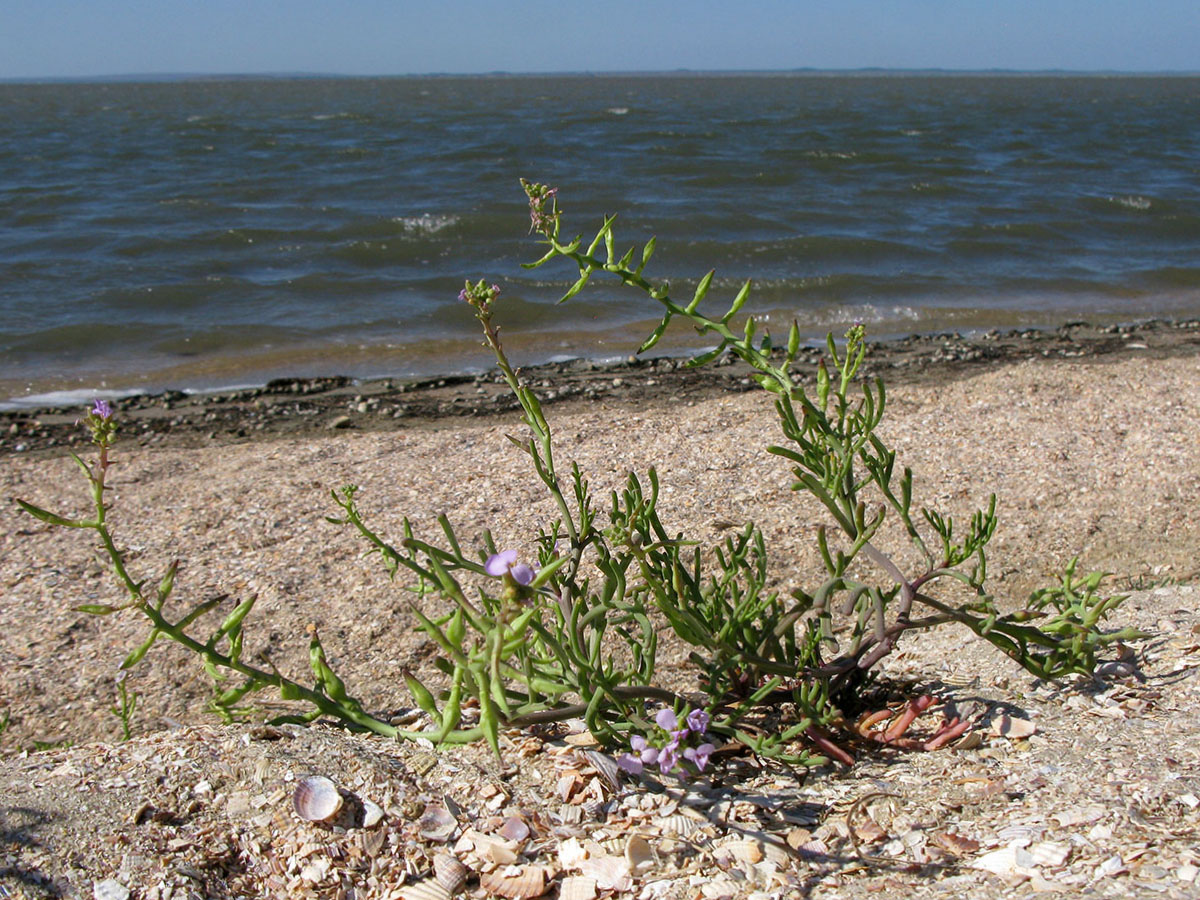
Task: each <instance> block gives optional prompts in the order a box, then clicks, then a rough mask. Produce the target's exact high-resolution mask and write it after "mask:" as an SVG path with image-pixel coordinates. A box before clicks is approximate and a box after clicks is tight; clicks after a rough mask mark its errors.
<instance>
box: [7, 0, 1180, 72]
mask: <svg viewBox="0 0 1200 900" xmlns="http://www.w3.org/2000/svg"><path fill="white" fill-rule="evenodd" d="M874 67H879V68H899V69H928V68H939V69H1015V70H1044V69H1067V70H1082V71H1110V70H1116V71H1193V72H1195V71H1200V0H874V2H868V0H730V2H716V0H595V2H587V3H581V2H574V0H443V2H411V0H125V2H112V0H81V2H77V0H37V2H26V0H0V78H25V79H40V78H91V77H103V76H113V75H130V74H155V73H157V74H260V73H261V74H268V73H273V74H280V73H300V72H303V73H324V74H344V75H401V74H425V73H480V72H495V71H505V72H577V71H591V72H613V71H670V70H675V69H692V70H704V71H714V70H763V69H770V70H786V69H797V68H817V69H858V68H874Z"/></svg>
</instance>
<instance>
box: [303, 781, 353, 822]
mask: <svg viewBox="0 0 1200 900" xmlns="http://www.w3.org/2000/svg"><path fill="white" fill-rule="evenodd" d="M342 802H343V801H342V795H341V793H340V792H339V791H338V789H337V785H336V784H334V783H333V782H332V781H330V780H329V779H328V778H326V777H325V776H324V775H310V776H309V777H307V778H302V779H300V782H299V784H297V785H296V789H295V790H294V791H293V792H292V808H293V809H295V810H296V815H298V816H299V817H300V818H302V819H304V820H306V821H308V822H326V821H328V820H329V819H332V818H333V817H334V816H336V815H337V814H338V811H339V810H340V809H341V808H342Z"/></svg>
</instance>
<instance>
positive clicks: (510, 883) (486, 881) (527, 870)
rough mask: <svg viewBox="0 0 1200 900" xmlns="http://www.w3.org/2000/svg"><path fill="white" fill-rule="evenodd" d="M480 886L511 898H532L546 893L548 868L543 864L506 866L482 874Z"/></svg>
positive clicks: (520, 899) (489, 891) (516, 899)
mask: <svg viewBox="0 0 1200 900" xmlns="http://www.w3.org/2000/svg"><path fill="white" fill-rule="evenodd" d="M479 886H480V887H481V888H483V889H484V890H485V891H487V892H488V893H489V894H499V895H500V896H501V897H508V898H510V900H530V898H533V897H540V896H542V894H544V893H546V870H545V869H544V868H543V867H542V866H505V867H504V868H500V869H493V870H492V871H491V872H484V873H483V874H482V875H480V876H479Z"/></svg>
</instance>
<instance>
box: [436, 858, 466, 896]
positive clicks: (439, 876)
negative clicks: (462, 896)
mask: <svg viewBox="0 0 1200 900" xmlns="http://www.w3.org/2000/svg"><path fill="white" fill-rule="evenodd" d="M470 874H471V870H470V869H468V868H467V867H466V866H465V865H463V863H462V860H460V859H459V858H458V857H457V856H455V855H453V854H452V853H439V854H438V855H437V856H435V857H434V858H433V876H434V878H435V879H436V880H437V883H438V884H440V885H441V886H442V887H444V888H445V889H446V890H447V892H449V893H450V894H452V895H453V894H457V893H458V892H459V891H461V890H462V889H463V887H464V886H465V885H466V883H467V876H469V875H470Z"/></svg>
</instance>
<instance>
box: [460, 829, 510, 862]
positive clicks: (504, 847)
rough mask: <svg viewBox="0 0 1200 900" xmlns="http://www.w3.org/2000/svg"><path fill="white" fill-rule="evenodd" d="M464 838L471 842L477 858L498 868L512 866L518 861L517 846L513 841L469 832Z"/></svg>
mask: <svg viewBox="0 0 1200 900" xmlns="http://www.w3.org/2000/svg"><path fill="white" fill-rule="evenodd" d="M463 837H465V838H467V839H469V840H470V841H471V845H472V848H473V851H474V853H475V855H476V856H478V857H479V858H480V859H481V860H484V861H486V862H492V863H495V864H496V865H498V866H511V865H512V864H513V863H515V862H516V861H517V845H516V844H515V843H513V842H512V841H506V840H502V839H501V838H498V837H492V836H491V835H489V834H481V833H480V832H478V831H476V830H475V829H471V830H469V831H468V832H467V833H466V834H465V835H464V836H463Z"/></svg>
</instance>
